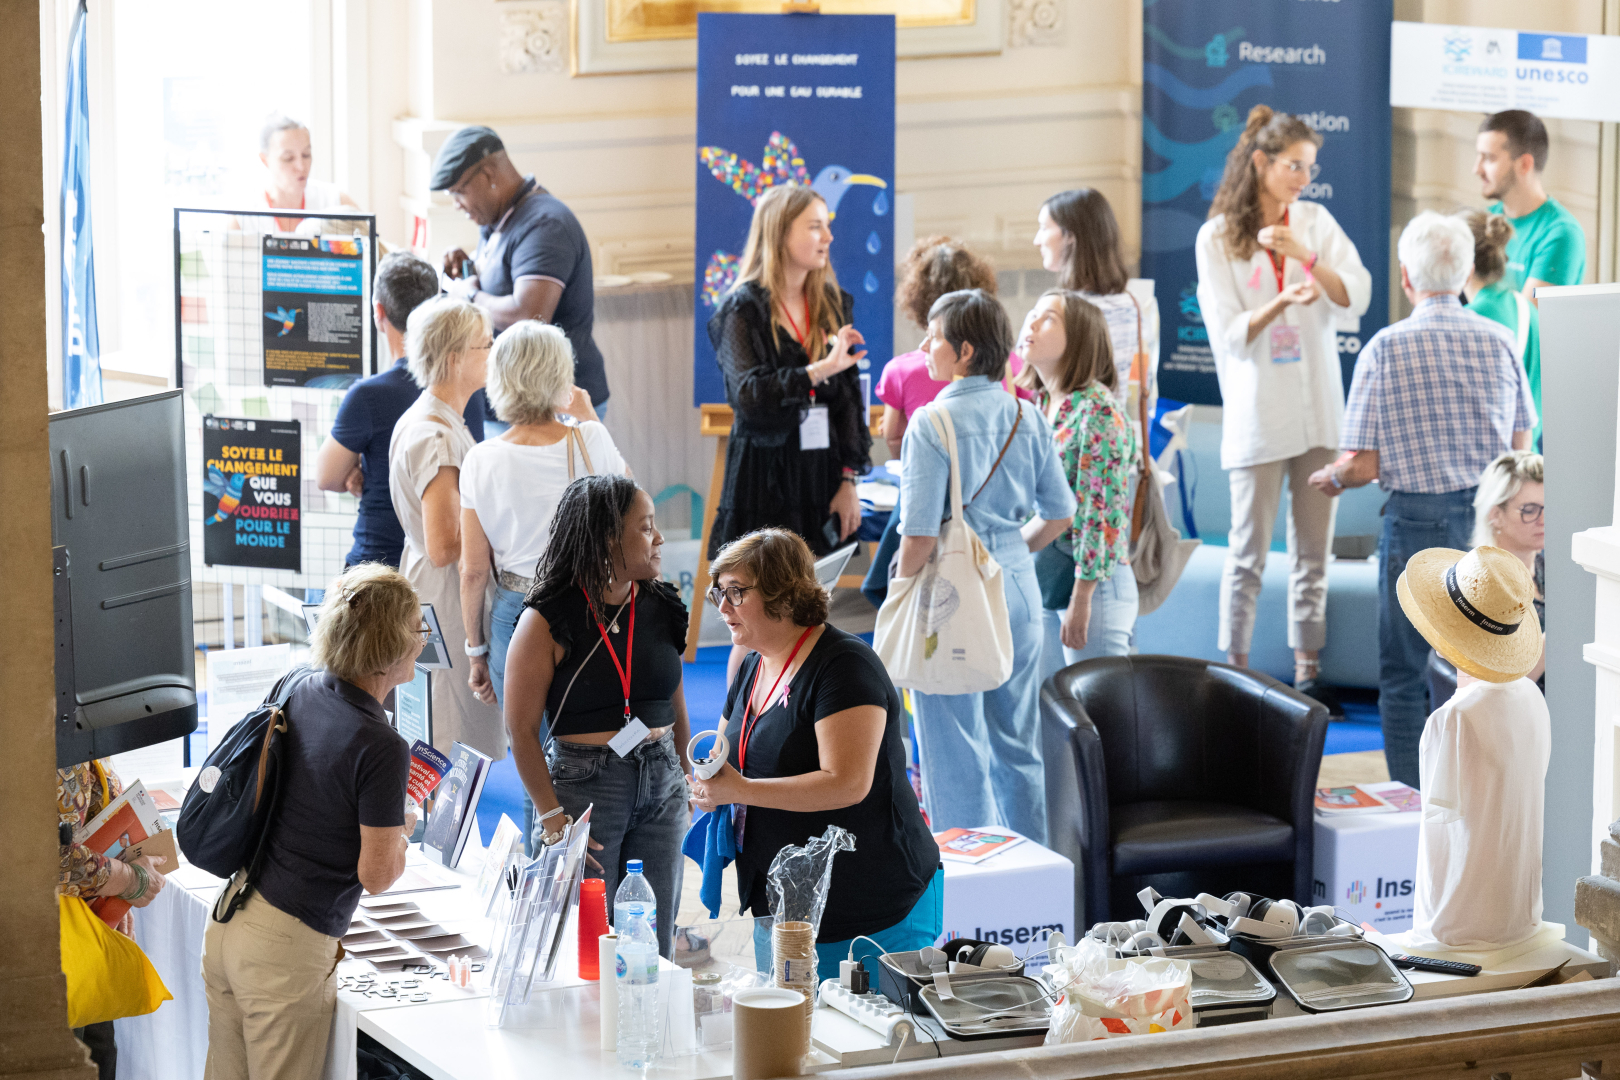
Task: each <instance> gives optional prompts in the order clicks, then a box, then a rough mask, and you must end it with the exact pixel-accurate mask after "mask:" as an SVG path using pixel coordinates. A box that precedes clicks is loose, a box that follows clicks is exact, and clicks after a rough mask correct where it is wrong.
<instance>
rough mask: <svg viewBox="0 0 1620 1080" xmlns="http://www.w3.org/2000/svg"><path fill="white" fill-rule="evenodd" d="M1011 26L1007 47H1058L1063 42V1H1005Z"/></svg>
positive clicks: (1008, 31) (1008, 32)
mask: <svg viewBox="0 0 1620 1080" xmlns="http://www.w3.org/2000/svg"><path fill="white" fill-rule="evenodd" d="M1007 13H1008V16H1009V17H1010V19H1011V24H1010V25H1009V27H1008V30H1007V44H1008V45H1010V46H1011V45H1059V44H1061V43H1062V41H1063V0H1007Z"/></svg>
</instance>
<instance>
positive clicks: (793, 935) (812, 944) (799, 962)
mask: <svg viewBox="0 0 1620 1080" xmlns="http://www.w3.org/2000/svg"><path fill="white" fill-rule="evenodd" d="M771 975H772V982H773V983H774V984H775V985H776V986H777V987H779V988H780V989H783V990H797V991H799V992H800V993H802V994H803V995H804V1009H803V1021H804V1041H805V1046H806V1048H808V1047H809V1045H810V1023H811V1018H812V1017H813V1016H814V1015H815V1008H816V986H817V980H816V935H815V932H814V931H813V930H812V929H811V927H810V924H809V923H807V922H782V923H777V924H776V925H775V926H773V927H771Z"/></svg>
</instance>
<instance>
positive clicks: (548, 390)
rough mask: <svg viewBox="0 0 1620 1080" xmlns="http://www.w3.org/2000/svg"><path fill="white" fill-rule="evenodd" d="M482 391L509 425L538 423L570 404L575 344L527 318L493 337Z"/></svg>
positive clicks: (547, 327) (554, 328) (563, 335)
mask: <svg viewBox="0 0 1620 1080" xmlns="http://www.w3.org/2000/svg"><path fill="white" fill-rule="evenodd" d="M484 393H485V395H486V396H488V398H489V403H490V405H492V406H493V407H494V409H495V415H496V416H498V417H500V418H501V419H502V420H503V421H505V422H506V423H508V424H539V423H544V422H545V421H546V420H548V419H550V418H551V417H552V416H554V415H555V414H556V412H557V410H558V409H561V408H563V407H564V406H566V405H567V404H568V401H569V399H570V398H571V397H573V393H574V346H573V345H572V344H570V343H569V340H568V335H567V334H565V333H563V332H562V331H561V330H559V329H558V328H557V327H555V326H551V325H549V324H547V323H542V322H536V321H534V320H533V319H525V320H523V321H522V322H517V323H513V324H512V325H511V326H509V327H507V328H506V329H505V330H503V331H502V332H501V336H500V337H498V338H496V339H495V348H494V349H492V350H490V354H489V379H488V381H487V382H486V383H485V384H484Z"/></svg>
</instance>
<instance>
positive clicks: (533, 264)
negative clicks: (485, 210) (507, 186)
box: [473, 176, 608, 405]
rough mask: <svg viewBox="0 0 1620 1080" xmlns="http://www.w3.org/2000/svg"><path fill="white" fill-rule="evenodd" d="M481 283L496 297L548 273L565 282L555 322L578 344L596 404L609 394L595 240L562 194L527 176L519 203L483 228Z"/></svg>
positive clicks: (577, 355)
mask: <svg viewBox="0 0 1620 1080" xmlns="http://www.w3.org/2000/svg"><path fill="white" fill-rule="evenodd" d="M478 236H479V243H478V251H477V253H476V254H475V255H474V256H473V260H474V262H476V263H477V265H478V287H479V289H480V290H481V291H483V292H487V293H490V294H492V295H494V296H511V295H512V292H513V290H515V289H516V287H517V283H518V282H520V281H522V280H523V279H524V278H544V279H547V280H549V281H555V282H556V283H557V284H559V285H561V286H562V296H561V297H560V298H559V299H558V300H557V310H556V311H555V312H553V313H552V316H551V323H552V325H553V326H556V327H557V328H559V329H560V330H562V332H563V333H565V334H567V335H568V341H569V344H571V345H573V346H574V382H575V383H576V384H578V385H579V386H582V387H584V388H585V389H586V390H587V391H589V392H590V395H591V404H592V405H600V404H602V402H604V401H606V400H607V399H608V384H607V372H606V371H604V370H603V367H602V351H601V350H600V349H598V348H597V347H596V340H595V339H594V338H593V337H592V336H591V331H592V329H593V327H594V325H595V322H596V291H595V290H596V279H595V277H594V275H593V274H592V272H591V245H590V242H589V241H588V240H586V239H585V230H584V229H583V228H582V227H581V226H580V224H579V219H578V218H576V217H574V212H573V211H572V210H570V209H568V207H567V206H565V205H563V202H562V200H561V199H559V198H557V196H555V195H553V194H551V193H550V192H549V191H546V190H545V189H543V188H541V187H540V186H539V185H538V184H536V183H535V182H534V177H532V176H530V177H527V178H525V180H524V185H523V189H522V191H520V192H519V193H518V197H517V202H516V203H514V204H513V206H512V208H511V209H510V210H508V211H507V212H506V214H505V216H503V217H502V218H501V219H500V220H499V221H497V222H496V223H495V224H494V225H485V226H484V227H483V228H481V229H479V230H478Z"/></svg>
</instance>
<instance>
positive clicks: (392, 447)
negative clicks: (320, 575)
mask: <svg viewBox="0 0 1620 1080" xmlns="http://www.w3.org/2000/svg"><path fill="white" fill-rule="evenodd" d="M492 345H493V341H492V339H491V337H490V326H489V316H488V315H486V314H485V313H484V311H483V309H482V308H479V307H475V306H474V305H472V304H468V303H466V302H464V301H461V300H451V299H445V298H441V299H438V300H429V301H428V302H427V303H425V304H423V305H421V306H420V307H418V308H417V309H416V310H415V311H413V312H411V317H410V319H409V320H408V322H407V324H406V330H405V356H406V364H407V366H408V368H409V370H410V373H411V378H413V379H415V380H416V384H417V385H418V386H420V387H423V390H422V396H421V397H419V398H417V399H416V402H415V404H413V405H412V406H411V407H410V408H409V409H406V410H405V415H403V416H401V417H400V418H399V422H398V423H396V424H395V425H394V437H393V439H392V440H391V441H390V442H389V444H388V491H389V495H390V496H391V497H392V498H393V502H394V513H396V514H397V515H399V523H400V525H401V526H402V527H403V528H404V530H405V550H404V552H403V553H402V554H401V555H400V559H399V571H400V573H402V574H404V575H405V578H406V580H408V581H409V582H410V583H411V584H412V585H413V586H414V587H415V588H416V594H417V595H418V596H420V597H421V598H422V602H423V603H425V604H432V605H433V612H434V614H435V615H437V616H438V619H439V629H440V630H441V631H442V632H443V633H444V635H445V637H446V639H447V642H453V641H454V640H455V637H456V634H457V632H458V631H459V630H460V629H461V575H460V574H459V573H458V572H457V569H456V561H457V560H458V559H459V558H460V557H461V496H460V494H459V483H460V474H461V463H462V460H463V459H464V458H465V457H466V456H467V451H469V450H471V449H472V448H473V445H474V443H473V437H472V432H470V431H468V430H467V422H466V421H465V420H463V419H462V416H461V414H462V410H464V409H465V408H466V407H467V399H468V398H470V397H472V396H473V393H474V392H475V391H477V390H478V388H479V387H481V386H483V385H484V367H485V360H486V358H487V357H488V356H489V350H490V347H491V346H492ZM446 652H447V653H448V655H449V659H450V664H451V667H452V669H453V670H451V671H439V672H435V673H434V675H433V745H434V746H435V747H437V748H438V749H439V750H441V751H443V752H445V753H449V752H450V744H451V743H452V742H463V743H466V744H467V745H468V746H471V747H475V748H476V749H478V750H479V751H481V752H482V753H485V754H488V755H489V756H490V757H492V758H503V757H505V756H506V733H505V730H504V729H503V728H502V727H501V714H500V712H499V711H497V710H496V708H495V706H494V705H493V704H491V703H485V702H482V701H479V700H478V699H477V698H476V697H474V696H473V692H472V690H471V688H470V687H468V685H467V668H468V659H467V657H466V656H463V655H458V654H460V653H461V652H462V650H461V649H459V648H457V647H456V646H455V645H453V644H451V645H450V646H449V648H448V649H447V650H446Z"/></svg>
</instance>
